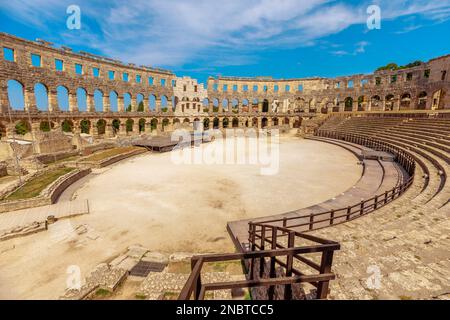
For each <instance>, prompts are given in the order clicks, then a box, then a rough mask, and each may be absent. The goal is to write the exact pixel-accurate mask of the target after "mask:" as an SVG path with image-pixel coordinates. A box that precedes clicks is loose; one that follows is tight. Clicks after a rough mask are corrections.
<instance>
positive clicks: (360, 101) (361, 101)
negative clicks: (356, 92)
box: [358, 96, 365, 111]
mask: <svg viewBox="0 0 450 320" xmlns="http://www.w3.org/2000/svg"><path fill="white" fill-rule="evenodd" d="M364 102H365V98H364V96H359V97H358V111H365V107H364Z"/></svg>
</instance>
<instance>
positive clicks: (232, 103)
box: [231, 99, 239, 113]
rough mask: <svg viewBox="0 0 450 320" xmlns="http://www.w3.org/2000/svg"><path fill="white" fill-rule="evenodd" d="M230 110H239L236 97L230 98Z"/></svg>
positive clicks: (234, 111)
mask: <svg viewBox="0 0 450 320" xmlns="http://www.w3.org/2000/svg"><path fill="white" fill-rule="evenodd" d="M231 111H232V112H233V113H238V112H239V101H238V100H237V99H233V100H231Z"/></svg>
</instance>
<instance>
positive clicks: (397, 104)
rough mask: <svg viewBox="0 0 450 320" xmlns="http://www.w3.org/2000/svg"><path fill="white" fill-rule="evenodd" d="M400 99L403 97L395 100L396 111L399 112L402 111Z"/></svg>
mask: <svg viewBox="0 0 450 320" xmlns="http://www.w3.org/2000/svg"><path fill="white" fill-rule="evenodd" d="M400 99H401V97H400V96H398V97H397V98H396V99H395V98H394V102H393V103H394V111H399V110H400Z"/></svg>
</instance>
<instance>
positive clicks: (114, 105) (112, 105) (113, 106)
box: [109, 91, 119, 112]
mask: <svg viewBox="0 0 450 320" xmlns="http://www.w3.org/2000/svg"><path fill="white" fill-rule="evenodd" d="M117 97H118V94H117V92H115V91H111V92H110V93H109V110H110V111H112V112H117V111H118V110H119V105H118V99H117Z"/></svg>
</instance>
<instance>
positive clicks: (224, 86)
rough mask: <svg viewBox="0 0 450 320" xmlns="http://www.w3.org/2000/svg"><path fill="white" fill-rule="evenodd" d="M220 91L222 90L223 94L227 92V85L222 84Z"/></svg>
mask: <svg viewBox="0 0 450 320" xmlns="http://www.w3.org/2000/svg"><path fill="white" fill-rule="evenodd" d="M222 90H223V92H227V91H228V85H227V84H224V85H223V89H222Z"/></svg>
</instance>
